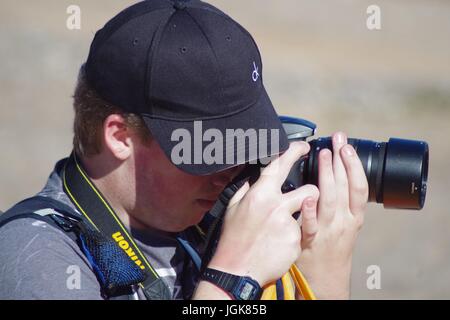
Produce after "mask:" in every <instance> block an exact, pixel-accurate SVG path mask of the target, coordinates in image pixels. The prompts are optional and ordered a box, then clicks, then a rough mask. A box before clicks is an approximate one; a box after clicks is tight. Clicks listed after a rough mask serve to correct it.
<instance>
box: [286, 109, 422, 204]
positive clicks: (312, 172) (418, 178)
mask: <svg viewBox="0 0 450 320" xmlns="http://www.w3.org/2000/svg"><path fill="white" fill-rule="evenodd" d="M280 120H281V122H282V123H283V128H284V130H285V131H286V134H287V137H288V140H289V141H296V140H302V141H308V139H309V138H311V137H312V136H314V134H315V132H316V128H317V127H316V125H315V124H314V123H312V122H310V121H307V120H304V119H299V118H293V117H286V116H280ZM308 143H309V144H310V146H311V150H310V152H309V154H308V155H307V156H305V157H302V158H301V159H299V160H298V161H297V162H296V163H295V164H294V165H293V167H292V169H291V171H290V173H289V175H288V177H287V179H286V181H285V183H284V184H283V186H282V191H283V192H289V191H291V190H293V189H296V188H298V187H300V186H302V185H304V184H314V185H318V155H319V152H320V150H322V149H324V148H328V149H330V150H331V151H332V150H333V148H332V141H331V138H330V137H321V138H318V139H313V140H309V141H308ZM348 143H349V144H351V145H352V146H353V147H354V148H355V150H356V153H357V154H358V156H359V158H360V160H361V162H362V165H363V168H364V172H365V174H366V177H367V181H368V184H369V199H368V200H369V201H370V202H377V203H383V204H384V207H385V208H397V209H416V210H420V209H422V208H423V206H424V203H425V197H426V191H427V178H428V162H429V147H428V144H427V143H426V142H424V141H417V140H406V139H398V138H390V139H389V141H388V142H375V141H371V140H362V139H355V138H349V139H348Z"/></svg>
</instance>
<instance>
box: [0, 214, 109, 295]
mask: <svg viewBox="0 0 450 320" xmlns="http://www.w3.org/2000/svg"><path fill="white" fill-rule="evenodd" d="M0 299H62V300H67V299H88V300H97V299H103V298H102V295H101V291H100V284H99V283H98V281H97V278H96V276H95V273H94V272H93V270H92V268H91V266H90V265H89V262H88V261H87V259H86V257H85V256H84V254H83V252H82V251H81V250H80V249H79V247H78V245H77V244H76V243H75V242H74V241H73V240H72V239H70V238H69V236H68V235H66V234H65V233H64V232H63V231H61V230H59V229H57V228H56V227H54V226H51V225H49V224H47V223H45V222H43V221H40V220H35V219H30V218H23V219H17V220H14V221H11V222H9V223H7V224H6V225H4V226H3V227H1V228H0Z"/></svg>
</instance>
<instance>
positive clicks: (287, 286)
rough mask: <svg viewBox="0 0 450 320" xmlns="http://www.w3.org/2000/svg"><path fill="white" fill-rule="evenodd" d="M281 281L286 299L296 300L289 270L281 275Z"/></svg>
mask: <svg viewBox="0 0 450 320" xmlns="http://www.w3.org/2000/svg"><path fill="white" fill-rule="evenodd" d="M281 283H282V284H283V292H284V300H295V287H294V284H293V283H292V278H291V275H290V274H289V272H288V273H286V274H285V275H284V276H282V277H281Z"/></svg>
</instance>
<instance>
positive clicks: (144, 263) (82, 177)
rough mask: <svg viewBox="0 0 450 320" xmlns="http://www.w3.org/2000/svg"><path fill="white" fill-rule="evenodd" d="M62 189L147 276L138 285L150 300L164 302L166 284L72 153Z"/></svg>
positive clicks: (96, 226) (167, 294)
mask: <svg viewBox="0 0 450 320" xmlns="http://www.w3.org/2000/svg"><path fill="white" fill-rule="evenodd" d="M62 178H63V188H64V191H65V192H66V193H67V195H68V196H69V197H70V199H71V200H72V202H73V203H74V205H75V206H76V207H77V209H78V210H79V211H80V212H81V213H82V214H83V216H84V217H85V218H86V220H88V221H89V223H90V224H91V225H92V227H94V228H95V229H96V230H98V231H99V232H100V233H102V234H103V235H105V236H106V237H107V238H109V239H113V240H114V242H115V243H116V244H117V245H118V246H119V247H120V248H121V250H123V251H124V252H125V253H126V254H127V256H128V257H129V259H130V260H131V261H133V262H134V263H135V264H136V265H137V266H138V267H139V268H140V269H141V270H142V271H143V272H144V274H145V275H146V279H145V280H144V281H143V282H142V283H140V284H139V286H140V287H141V288H142V290H143V292H144V294H145V296H146V298H147V299H149V300H153V299H154V300H161V299H163V300H167V299H170V298H171V294H170V291H169V288H168V287H167V284H166V283H165V282H164V281H163V280H162V279H161V278H160V277H159V276H158V274H157V272H156V271H155V269H154V268H153V267H152V266H151V264H150V262H149V261H148V260H147V258H146V257H145V255H144V254H143V253H142V252H141V250H140V249H139V247H138V246H137V244H136V243H135V241H134V239H133V237H132V236H131V235H130V234H129V232H128V231H127V229H126V228H125V227H124V225H123V224H122V222H121V221H120V219H119V217H118V216H117V214H116V213H115V211H114V209H113V208H112V206H111V205H110V204H109V203H108V201H107V200H106V198H105V197H104V196H103V195H102V194H101V192H100V190H98V189H97V188H96V187H95V185H94V184H93V183H92V181H91V180H90V179H89V177H88V175H87V174H86V172H85V171H84V169H83V168H82V166H81V165H80V163H79V162H78V160H77V158H76V155H75V153H74V152H72V154H71V155H70V157H69V158H68V160H67V162H66V163H65V166H64V169H63V172H62Z"/></svg>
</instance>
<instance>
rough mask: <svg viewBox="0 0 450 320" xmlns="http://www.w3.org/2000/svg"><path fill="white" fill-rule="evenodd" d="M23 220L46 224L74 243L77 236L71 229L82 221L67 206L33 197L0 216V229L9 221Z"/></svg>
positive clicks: (51, 200)
mask: <svg viewBox="0 0 450 320" xmlns="http://www.w3.org/2000/svg"><path fill="white" fill-rule="evenodd" d="M24 218H31V219H35V220H40V221H43V222H46V223H48V224H50V225H51V226H53V227H56V228H58V229H61V230H62V231H64V232H65V233H66V234H67V235H68V236H69V237H70V238H71V239H72V240H74V241H77V239H78V236H77V234H76V233H75V232H74V229H73V228H74V226H75V224H76V223H78V222H81V221H82V220H83V218H82V217H81V216H80V215H78V214H76V213H75V211H74V210H73V209H72V208H70V207H69V206H68V205H66V204H64V203H62V202H60V201H57V200H54V199H52V198H49V197H44V196H35V197H31V198H27V199H25V200H22V201H21V202H19V203H17V204H16V205H14V206H13V207H12V208H11V209H9V210H7V211H6V212H5V213H3V214H2V215H0V228H1V227H3V226H4V225H5V224H7V223H9V222H11V221H14V220H17V219H24Z"/></svg>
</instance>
